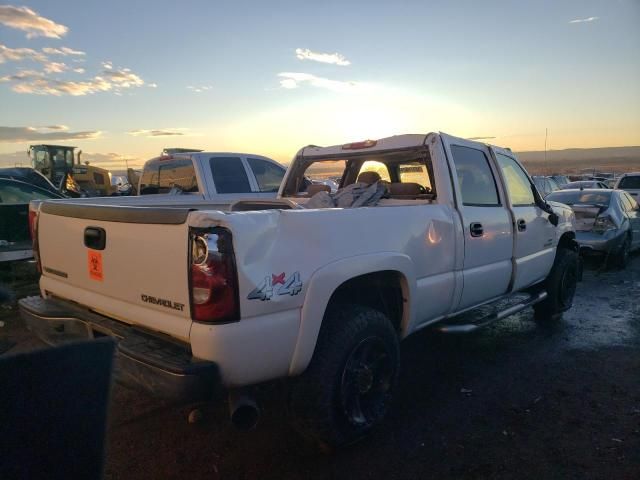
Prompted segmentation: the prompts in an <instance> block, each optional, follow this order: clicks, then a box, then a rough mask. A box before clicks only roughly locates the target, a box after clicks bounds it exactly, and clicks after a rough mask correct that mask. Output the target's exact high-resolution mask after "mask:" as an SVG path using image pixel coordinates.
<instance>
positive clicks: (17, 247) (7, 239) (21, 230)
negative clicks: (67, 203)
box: [0, 177, 64, 262]
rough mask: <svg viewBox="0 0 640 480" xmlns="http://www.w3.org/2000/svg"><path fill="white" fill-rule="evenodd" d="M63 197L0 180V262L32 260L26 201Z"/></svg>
mask: <svg viewBox="0 0 640 480" xmlns="http://www.w3.org/2000/svg"><path fill="white" fill-rule="evenodd" d="M56 198H64V197H63V196H62V195H61V194H60V193H58V192H56V191H55V190H49V189H45V188H41V187H39V186H37V185H33V184H31V183H26V182H21V181H19V180H14V179H12V178H2V177H0V262H10V261H14V260H26V259H29V258H32V257H33V250H32V245H31V237H30V235H29V202H30V201H31V200H46V199H56Z"/></svg>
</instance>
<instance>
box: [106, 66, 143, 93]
mask: <svg viewBox="0 0 640 480" xmlns="http://www.w3.org/2000/svg"><path fill="white" fill-rule="evenodd" d="M112 68H113V67H111V68H110V69H108V70H103V71H102V77H105V78H107V79H108V80H109V81H110V82H111V83H112V84H114V85H116V86H117V87H122V88H131V87H140V86H142V85H144V80H142V79H141V78H140V77H139V76H138V75H136V74H135V73H133V72H132V71H131V69H129V68H123V69H121V70H113V69H112ZM95 78H100V77H95Z"/></svg>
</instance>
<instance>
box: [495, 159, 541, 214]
mask: <svg viewBox="0 0 640 480" xmlns="http://www.w3.org/2000/svg"><path fill="white" fill-rule="evenodd" d="M496 159H497V160H498V165H500V169H501V170H502V175H503V176H504V179H505V182H506V183H507V190H508V191H509V198H510V199H511V204H512V205H513V206H514V207H517V206H524V205H533V204H534V203H535V200H534V198H533V192H532V191H531V183H530V182H529V177H527V174H526V173H525V172H524V170H523V169H522V167H520V165H518V162H516V161H515V160H514V159H513V158H511V157H507V156H506V155H502V154H501V153H497V154H496Z"/></svg>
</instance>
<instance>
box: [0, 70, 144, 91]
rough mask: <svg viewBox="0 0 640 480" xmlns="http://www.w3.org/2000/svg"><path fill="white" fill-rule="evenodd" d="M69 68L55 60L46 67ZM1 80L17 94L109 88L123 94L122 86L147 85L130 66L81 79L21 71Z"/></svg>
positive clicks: (105, 89) (56, 71) (49, 71)
mask: <svg viewBox="0 0 640 480" xmlns="http://www.w3.org/2000/svg"><path fill="white" fill-rule="evenodd" d="M47 68H48V70H47ZM66 69H67V66H66V65H65V64H63V63H62V64H60V63H55V62H52V63H49V64H47V65H46V66H45V70H46V71H47V72H48V73H58V72H61V71H63V70H66ZM78 70H80V69H76V73H83V72H80V71H78ZM83 71H84V70H83ZM0 82H8V83H11V84H12V86H11V89H12V90H13V91H14V92H16V93H29V94H34V95H54V96H61V95H71V96H74V97H77V96H83V95H90V94H94V93H98V92H108V91H113V92H114V93H115V94H120V93H121V92H122V90H123V89H128V88H134V87H140V86H142V85H144V80H143V79H142V78H140V77H139V76H138V75H136V74H135V73H133V72H132V71H131V69H129V68H122V69H113V68H112V69H107V70H103V71H102V72H101V73H100V75H96V76H94V77H93V78H89V79H87V80H82V81H72V80H60V79H55V78H48V77H47V76H46V75H45V73H44V72H40V71H35V70H19V71H18V72H17V73H14V74H13V75H6V76H4V77H0Z"/></svg>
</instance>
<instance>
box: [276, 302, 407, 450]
mask: <svg viewBox="0 0 640 480" xmlns="http://www.w3.org/2000/svg"><path fill="white" fill-rule="evenodd" d="M399 366H400V347H399V344H398V337H397V335H396V332H395V331H394V329H393V326H392V325H391V322H390V321H389V319H388V318H387V317H386V315H384V314H383V313H381V312H379V311H377V310H374V309H372V308H369V307H364V306H359V305H342V306H338V307H334V308H332V309H331V310H330V311H329V312H328V313H327V315H326V316H325V319H324V322H323V325H322V328H321V330H320V335H319V338H318V343H317V345H316V350H315V352H314V354H313V358H312V359H311V363H310V364H309V367H308V368H307V370H306V371H305V372H304V373H303V374H302V375H301V376H300V377H298V378H296V379H294V380H293V382H292V385H291V389H290V393H289V410H290V412H289V413H290V415H291V420H292V424H293V427H294V428H295V429H296V430H297V431H298V432H300V433H301V434H303V435H304V436H306V437H307V438H310V439H312V440H315V441H316V442H317V443H318V444H319V445H321V446H324V447H338V446H341V445H345V444H349V443H352V442H354V441H357V440H359V439H360V438H362V437H363V436H365V435H366V434H367V433H368V432H369V431H370V430H371V429H373V428H374V427H375V426H376V425H378V424H379V423H380V422H381V421H382V419H383V418H384V416H385V414H386V413H387V410H388V409H389V405H390V400H391V395H392V393H393V390H394V387H395V385H396V382H397V377H398V370H399Z"/></svg>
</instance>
